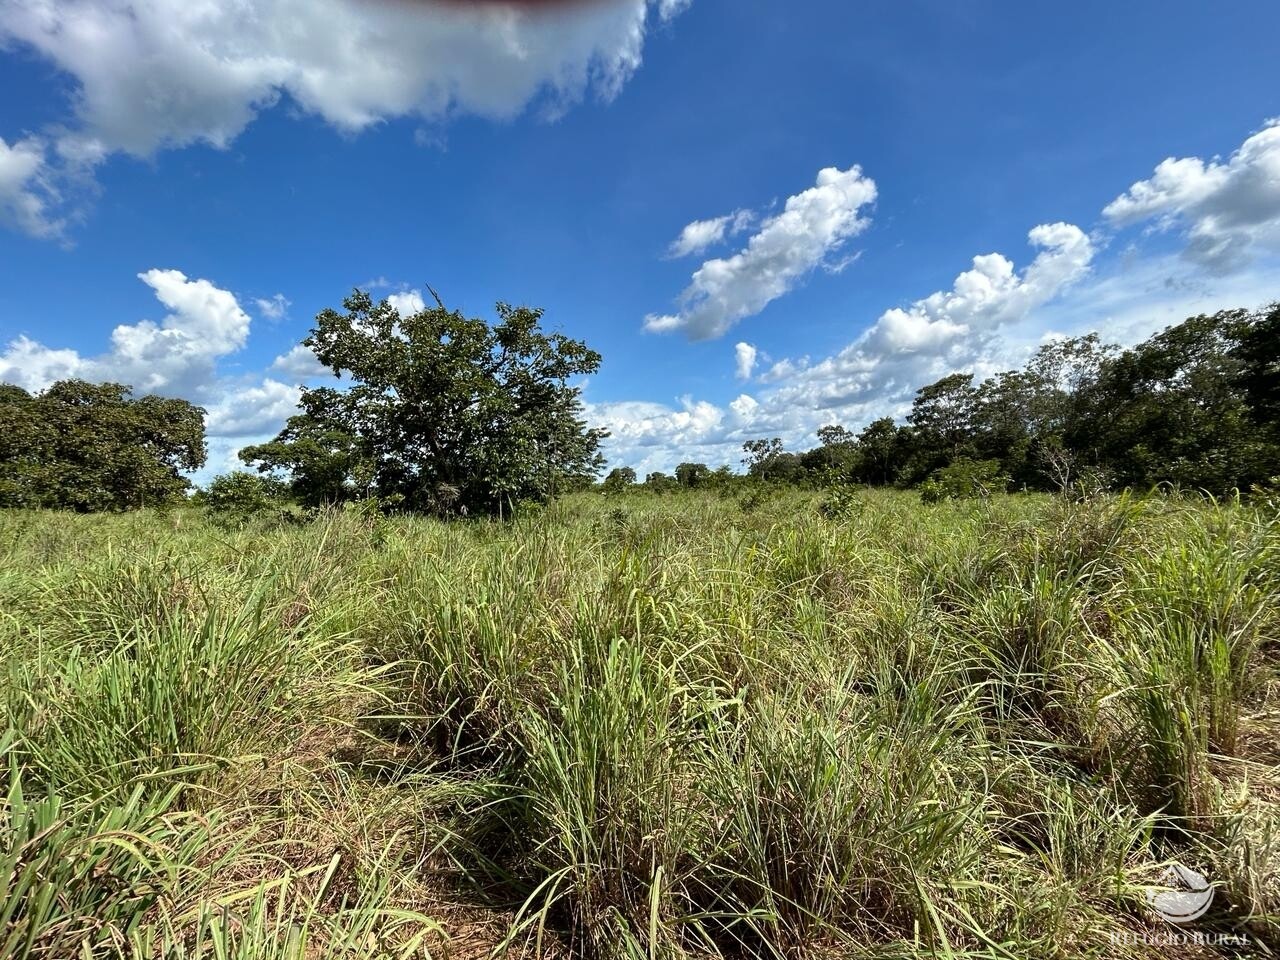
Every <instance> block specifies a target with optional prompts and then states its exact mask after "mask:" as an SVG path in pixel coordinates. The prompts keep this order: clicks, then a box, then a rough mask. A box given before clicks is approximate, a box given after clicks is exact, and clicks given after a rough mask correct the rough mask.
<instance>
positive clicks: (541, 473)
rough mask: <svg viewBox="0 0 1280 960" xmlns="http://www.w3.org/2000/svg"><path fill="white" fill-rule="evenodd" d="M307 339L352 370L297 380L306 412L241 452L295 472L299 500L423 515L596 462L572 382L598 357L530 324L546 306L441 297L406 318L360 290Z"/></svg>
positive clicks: (539, 490)
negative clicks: (328, 381) (349, 502)
mask: <svg viewBox="0 0 1280 960" xmlns="http://www.w3.org/2000/svg"><path fill="white" fill-rule="evenodd" d="M343 306H344V310H345V312H341V313H340V312H338V311H336V310H325V311H324V312H322V313H320V314H319V315H318V316H317V317H316V326H315V328H314V329H313V330H312V331H311V335H310V336H309V337H307V339H306V340H305V341H303V342H304V343H305V344H306V345H307V347H309V348H310V349H311V350H312V352H314V353H315V355H316V357H317V359H319V361H320V362H321V363H322V364H324V365H325V366H327V367H328V368H329V369H331V370H332V371H333V372H334V373H335V374H338V375H339V376H341V377H343V378H344V379H346V380H348V381H349V382H350V384H351V386H350V387H349V388H347V389H344V390H339V389H336V388H333V387H317V388H312V389H304V391H303V397H302V403H301V406H302V411H301V412H300V413H299V414H298V415H297V416H295V417H293V418H292V419H291V420H290V421H289V423H288V425H287V426H286V427H285V429H284V431H283V432H281V434H280V435H279V436H278V437H276V439H275V440H273V441H272V442H271V443H267V444H261V445H259V446H256V447H249V448H248V449H246V450H244V451H243V452H242V453H241V457H242V459H244V461H245V462H246V463H250V464H254V465H256V466H257V468H258V469H259V470H260V471H262V472H265V473H275V472H281V473H284V474H287V475H288V476H289V477H290V478H291V482H292V486H293V491H294V493H295V495H296V496H297V497H298V498H299V499H300V500H302V501H303V502H305V503H323V502H333V501H338V500H345V499H352V498H364V497H369V496H376V497H378V498H379V499H380V500H382V501H383V502H385V503H394V504H399V505H402V506H403V507H405V508H407V509H410V510H421V511H428V512H432V513H442V514H443V513H453V512H463V511H466V512H470V513H495V514H503V513H505V512H508V511H509V510H510V509H511V507H512V506H513V505H514V504H515V503H518V502H520V501H522V500H532V501H542V500H546V499H547V498H549V497H551V496H553V495H554V494H555V493H557V492H561V491H563V490H565V489H568V488H570V487H572V486H574V485H576V483H577V482H578V481H580V480H581V479H583V478H593V477H594V476H595V474H596V473H597V472H598V470H599V468H600V467H601V466H602V465H603V458H602V457H601V456H600V453H599V446H600V441H601V440H602V439H603V437H604V436H606V433H605V431H603V430H598V429H588V427H587V425H586V423H585V422H584V420H583V418H582V400H581V395H580V388H578V387H576V386H570V385H569V379H570V378H572V377H578V376H582V375H585V374H590V373H594V372H595V371H596V370H597V369H599V366H600V355H599V354H598V353H596V352H595V351H594V350H590V349H588V347H587V346H586V344H584V343H582V342H581V341H578V340H571V339H569V338H568V337H565V336H562V335H560V334H558V333H544V332H542V330H541V329H540V328H539V324H540V322H541V319H542V311H541V310H536V309H533V308H529V307H512V306H510V305H508V304H505V303H499V304H498V306H497V314H498V322H497V323H495V324H492V325H490V324H489V323H487V322H486V321H484V320H481V319H478V318H468V317H464V316H463V315H462V314H461V313H460V312H458V311H451V310H448V309H446V308H445V306H444V305H443V304H442V303H441V302H440V301H439V299H437V301H436V306H433V307H428V308H426V309H423V310H420V311H418V312H417V313H414V314H412V315H410V316H402V315H401V314H400V313H399V312H398V311H397V309H396V308H395V307H394V306H393V305H392V304H391V303H390V302H389V301H388V300H382V301H379V302H374V301H373V299H372V298H370V296H369V295H368V294H367V293H364V292H362V291H359V290H357V291H355V293H353V294H352V295H351V296H350V297H348V298H347V299H346V300H345V301H343Z"/></svg>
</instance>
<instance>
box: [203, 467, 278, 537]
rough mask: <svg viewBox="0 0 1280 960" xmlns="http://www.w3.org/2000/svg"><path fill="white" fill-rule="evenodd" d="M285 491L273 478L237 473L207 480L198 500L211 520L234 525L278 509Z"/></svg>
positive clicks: (241, 471)
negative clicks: (200, 500) (201, 502)
mask: <svg viewBox="0 0 1280 960" xmlns="http://www.w3.org/2000/svg"><path fill="white" fill-rule="evenodd" d="M287 489H288V488H287V487H286V485H285V484H284V482H283V481H281V480H279V479H277V478H275V477H262V476H258V475H257V474H254V473H247V472H245V471H244V470H237V471H234V472H232V473H224V474H222V475H220V476H217V477H214V478H213V479H212V480H210V481H209V485H208V486H207V487H205V489H204V491H203V496H202V498H201V499H202V500H203V502H204V506H205V509H206V510H207V511H208V512H209V514H210V515H211V516H212V517H213V518H214V519H215V520H217V521H218V522H220V523H224V524H233V525H234V524H242V523H246V522H248V521H249V520H252V519H254V518H255V517H259V516H262V515H264V514H266V513H268V512H270V511H272V510H279V509H281V508H282V507H283V506H284V505H285V503H286V502H287Z"/></svg>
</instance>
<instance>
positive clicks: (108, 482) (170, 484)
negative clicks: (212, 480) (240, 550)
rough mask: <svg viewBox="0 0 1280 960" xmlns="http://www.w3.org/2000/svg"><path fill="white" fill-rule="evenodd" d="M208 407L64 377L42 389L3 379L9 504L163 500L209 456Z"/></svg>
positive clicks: (2, 499)
mask: <svg viewBox="0 0 1280 960" xmlns="http://www.w3.org/2000/svg"><path fill="white" fill-rule="evenodd" d="M204 417H205V412H204V410H202V409H201V408H200V407H197V406H195V405H193V404H191V403H188V402H187V401H186V400H178V399H173V398H168V397H155V396H144V397H136V398H135V397H133V396H132V394H131V391H130V388H129V387H128V386H125V385H124V384H119V383H88V382H86V381H84V380H62V381H59V382H58V383H55V384H53V385H52V386H50V387H49V388H48V389H47V390H44V391H43V392H41V393H37V394H32V393H28V392H27V391H26V390H24V389H22V388H21V387H17V386H14V385H12V384H7V383H6V384H0V507H28V508H43V509H56V510H77V511H81V512H89V511H98V510H129V509H134V508H137V507H148V506H163V505H165V504H170V503H174V502H175V501H178V500H180V499H181V498H182V497H183V496H184V495H185V494H186V492H187V491H188V490H189V489H190V486H191V484H190V482H189V481H188V480H187V478H186V477H185V476H183V473H184V472H186V471H191V470H198V469H200V468H201V467H203V466H204V464H205V458H206V455H207V452H206V447H205V438H204Z"/></svg>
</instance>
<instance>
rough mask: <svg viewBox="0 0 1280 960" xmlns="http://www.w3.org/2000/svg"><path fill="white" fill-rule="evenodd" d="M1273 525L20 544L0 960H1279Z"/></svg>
mask: <svg viewBox="0 0 1280 960" xmlns="http://www.w3.org/2000/svg"><path fill="white" fill-rule="evenodd" d="M1268 511H1269V508H1267V507H1266V506H1265V505H1263V506H1254V505H1250V504H1247V503H1239V502H1234V501H1224V502H1220V503H1215V502H1211V501H1200V500H1194V499H1181V498H1176V497H1172V496H1164V497H1153V498H1145V499H1144V498H1134V497H1124V498H1096V499H1094V500H1091V501H1086V502H1073V501H1067V500H1057V499H1053V498H1048V497H1004V498H994V499H992V500H991V501H988V502H982V503H973V504H964V503H951V504H939V505H934V506H927V507H926V506H923V505H921V504H920V503H919V502H918V500H917V499H916V498H913V497H910V496H908V495H905V494H896V493H889V492H866V493H863V494H860V495H859V497H858V502H857V503H856V504H855V505H854V507H852V508H851V509H849V510H846V511H842V518H839V519H833V518H830V517H824V516H823V515H822V514H821V513H820V512H819V511H818V510H817V509H816V504H815V503H814V498H812V497H810V496H808V495H805V494H800V493H794V492H792V493H785V494H780V495H778V496H773V497H767V498H764V497H757V498H753V499H752V500H751V502H750V503H745V504H739V503H738V502H737V501H735V500H732V499H729V498H721V497H718V496H715V495H711V494H708V495H694V494H687V495H680V496H672V497H667V498H659V497H654V496H650V495H647V494H643V493H636V494H633V495H627V496H622V497H613V498H609V499H604V498H600V497H598V496H592V495H579V496H575V497H572V498H568V499H566V500H564V501H561V502H560V503H558V504H556V505H554V506H553V507H550V508H548V509H546V510H544V511H542V512H541V513H537V514H526V515H523V516H521V517H518V518H517V519H516V520H514V521H509V522H507V523H505V524H504V523H492V522H488V521H472V522H459V523H454V524H445V523H441V522H437V521H432V520H425V519H414V518H391V519H382V518H378V517H375V516H371V515H369V514H368V513H365V512H358V511H357V512H349V513H335V514H332V515H329V516H326V517H322V518H319V519H317V520H316V521H314V522H312V523H311V524H309V525H307V526H303V527H296V526H289V527H275V526H271V525H267V524H263V525H259V526H254V525H253V524H250V525H248V526H246V527H245V528H243V529H240V530H230V531H228V530H226V529H224V528H220V527H215V526H213V525H210V524H208V523H207V522H205V521H204V520H203V519H202V518H201V517H200V516H198V515H197V514H195V513H192V512H180V513H177V514H172V515H170V516H167V517H162V516H157V515H154V514H146V513H140V514H132V515H128V516H121V517H67V516H62V515H45V514H21V513H15V514H9V515H5V516H0V557H2V559H3V561H4V562H3V566H0V598H2V599H3V602H4V608H3V611H2V612H0V638H2V639H3V640H4V642H5V645H4V649H3V652H0V664H2V665H3V670H4V676H5V678H6V679H5V680H4V689H3V697H0V705H2V709H3V716H2V717H0V720H2V721H3V729H6V730H7V731H8V733H7V734H5V737H4V739H3V741H0V742H3V749H2V751H0V752H3V757H4V761H5V764H6V767H7V770H8V777H9V780H8V790H7V793H6V796H7V797H8V800H7V804H6V806H5V807H4V810H3V816H0V956H18V957H64V956H65V957H70V956H86V957H110V956H139V957H141V956H161V957H165V958H169V960H186V958H192V957H216V958H223V957H226V958H231V957H243V958H250V957H254V958H257V957H287V958H291V960H292V958H299V960H301V958H311V957H332V958H338V957H352V958H355V957H410V956H428V955H429V956H469V957H480V956H487V955H494V956H499V955H509V956H548V957H591V958H628V960H638V958H646V960H657V958H671V960H676V958H694V957H698V958H703V957H723V958H740V957H741V958H746V957H761V958H764V957H769V958H793V957H794V958H800V957H859V956H865V957H882V956H903V957H926V956H927V957H935V956H937V957H946V956H973V957H978V956H983V957H1019V958H1021V957H1046V958H1048V957H1066V956H1098V957H1102V956H1107V957H1110V956H1116V955H1125V954H1129V955H1133V956H1142V955H1150V956H1157V955H1160V954H1159V952H1158V951H1159V948H1158V947H1157V946H1152V947H1150V948H1145V947H1142V946H1140V945H1135V944H1137V943H1138V942H1139V941H1134V940H1133V939H1132V938H1130V939H1129V940H1126V941H1124V943H1127V944H1128V945H1127V946H1120V945H1117V944H1118V943H1120V941H1118V940H1116V938H1115V935H1116V934H1134V933H1142V932H1144V931H1145V932H1154V933H1158V932H1160V929H1161V928H1160V924H1162V923H1163V921H1160V920H1159V919H1158V918H1157V917H1155V916H1154V915H1153V914H1152V913H1151V912H1150V911H1149V909H1148V908H1147V906H1146V899H1145V896H1144V893H1143V891H1144V889H1145V888H1146V886H1148V885H1149V884H1151V883H1154V882H1157V878H1158V877H1159V876H1160V873H1161V870H1162V868H1163V866H1164V865H1165V864H1166V863H1168V862H1171V861H1178V862H1182V863H1186V864H1188V865H1191V866H1194V867H1196V868H1197V869H1199V870H1201V872H1203V873H1205V874H1206V875H1207V876H1209V877H1211V878H1212V879H1213V880H1214V881H1215V882H1216V883H1217V884H1218V894H1217V897H1216V899H1215V905H1214V909H1213V910H1212V911H1211V912H1210V913H1209V914H1208V915H1207V916H1206V917H1205V918H1203V919H1202V920H1201V921H1200V922H1199V923H1200V925H1201V926H1200V929H1202V930H1208V931H1218V932H1231V933H1234V934H1240V935H1247V936H1248V937H1250V938H1251V941H1252V943H1253V949H1254V950H1256V951H1261V952H1262V953H1261V954H1260V955H1265V951H1266V950H1267V949H1271V950H1275V949H1278V948H1280V892H1278V891H1280V830H1277V827H1276V824H1277V823H1278V822H1280V818H1278V812H1280V754H1278V753H1277V752H1276V749H1275V746H1274V744H1275V741H1276V735H1277V733H1280V674H1278V673H1277V669H1276V668H1277V660H1278V653H1277V645H1276V637H1277V625H1278V622H1280V612H1278V611H1280V604H1277V599H1278V597H1277V594H1278V592H1280V580H1278V579H1277V572H1278V571H1280V551H1278V550H1277V547H1278V546H1280V525H1278V523H1277V519H1276V517H1275V515H1274V513H1271V512H1268ZM1206 949H1210V950H1212V948H1206ZM1224 949H1225V948H1224ZM1224 955H1226V954H1225V953H1224Z"/></svg>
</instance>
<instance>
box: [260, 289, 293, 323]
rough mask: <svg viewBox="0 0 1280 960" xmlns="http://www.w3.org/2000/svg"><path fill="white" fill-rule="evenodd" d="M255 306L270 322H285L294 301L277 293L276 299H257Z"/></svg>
mask: <svg viewBox="0 0 1280 960" xmlns="http://www.w3.org/2000/svg"><path fill="white" fill-rule="evenodd" d="M253 304H254V306H256V307H257V308H258V312H259V313H260V314H262V315H263V316H264V317H266V318H267V319H268V320H283V319H284V318H285V315H286V314H288V312H289V308H290V307H291V306H293V301H292V300H290V299H289V298H288V297H286V296H285V295H284V294H283V293H277V294H276V295H275V296H274V297H270V298H268V299H265V300H264V299H261V298H259V299H257V300H254V301H253Z"/></svg>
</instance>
